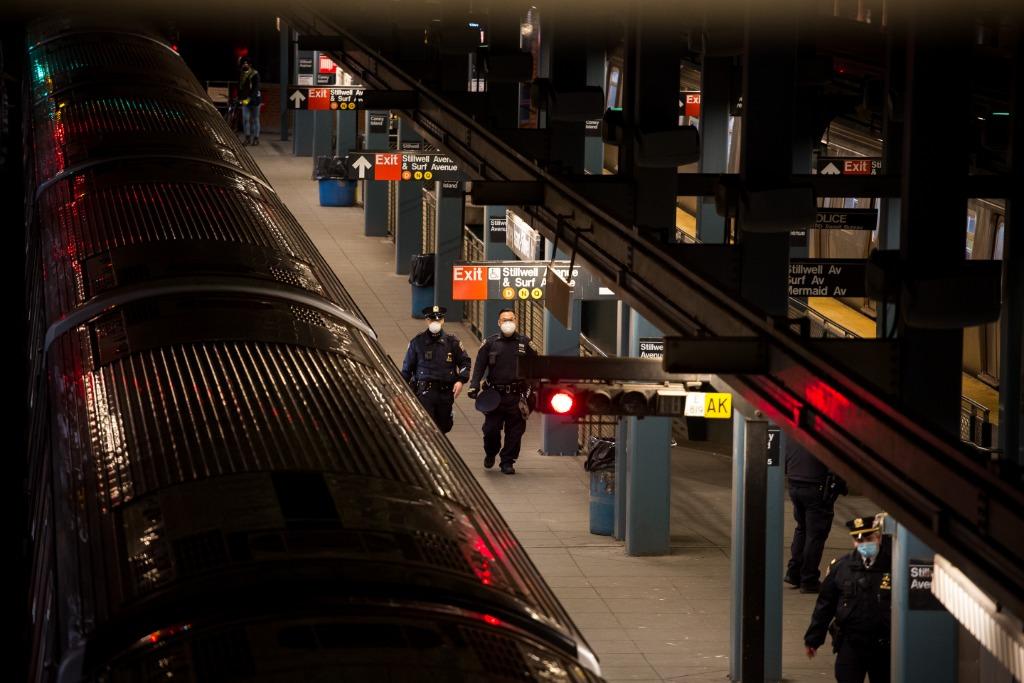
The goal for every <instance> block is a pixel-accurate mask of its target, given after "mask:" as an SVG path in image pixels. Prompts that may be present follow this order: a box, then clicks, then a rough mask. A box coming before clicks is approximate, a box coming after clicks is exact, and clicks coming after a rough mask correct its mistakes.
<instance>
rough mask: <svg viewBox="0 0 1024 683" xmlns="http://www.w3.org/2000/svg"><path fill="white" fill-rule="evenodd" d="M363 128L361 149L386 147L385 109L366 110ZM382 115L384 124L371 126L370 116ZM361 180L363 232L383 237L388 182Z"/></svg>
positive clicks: (376, 150)
mask: <svg viewBox="0 0 1024 683" xmlns="http://www.w3.org/2000/svg"><path fill="white" fill-rule="evenodd" d="M364 116H366V120H365V121H364V122H363V126H364V128H363V130H365V131H366V144H365V145H364V146H363V149H367V150H370V151H374V152H380V151H384V150H387V148H388V124H387V122H388V118H389V116H390V113H389V112H388V111H387V110H386V109H381V110H373V111H367V112H365V113H364ZM381 116H383V117H384V126H383V128H381V127H380V126H371V125H370V117H374V118H375V119H377V120H379V119H380V117H381ZM362 182H363V234H364V235H366V236H367V237H383V236H385V235H387V234H388V182H391V181H387V180H364V181H362Z"/></svg>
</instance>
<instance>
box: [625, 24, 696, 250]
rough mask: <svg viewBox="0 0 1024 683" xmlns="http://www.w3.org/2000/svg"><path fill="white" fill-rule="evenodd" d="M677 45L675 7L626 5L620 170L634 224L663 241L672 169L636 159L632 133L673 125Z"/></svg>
mask: <svg viewBox="0 0 1024 683" xmlns="http://www.w3.org/2000/svg"><path fill="white" fill-rule="evenodd" d="M682 50H683V40H682V33H681V27H680V26H679V24H678V16H677V15H676V14H675V13H673V12H671V11H666V8H665V7H664V6H661V5H655V4H638V5H633V6H630V15H629V17H628V18H627V27H626V47H625V54H624V55H623V76H624V81H623V84H622V87H623V93H622V94H623V97H622V113H623V118H624V120H625V126H626V131H627V134H626V135H627V141H626V144H623V145H622V146H621V147H620V148H619V174H620V175H622V174H626V175H631V176H632V179H633V186H634V191H635V193H636V195H635V196H636V201H635V211H634V215H633V224H634V225H635V226H636V227H637V228H639V229H640V231H641V233H644V234H646V235H649V236H650V237H652V238H653V239H656V240H659V241H662V242H674V241H675V235H676V189H677V185H678V181H677V178H676V176H677V173H676V169H675V168H652V167H649V166H641V165H638V164H637V158H636V153H635V150H634V143H633V136H632V135H631V133H632V131H634V130H637V129H640V130H645V131H659V130H671V129H673V128H676V127H678V125H679V99H678V98H679V63H680V60H681V58H682Z"/></svg>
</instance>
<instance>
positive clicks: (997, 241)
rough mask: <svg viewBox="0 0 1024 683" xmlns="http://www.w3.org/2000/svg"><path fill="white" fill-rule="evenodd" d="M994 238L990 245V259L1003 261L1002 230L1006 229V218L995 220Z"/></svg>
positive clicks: (1000, 217)
mask: <svg viewBox="0 0 1024 683" xmlns="http://www.w3.org/2000/svg"><path fill="white" fill-rule="evenodd" d="M996 221H997V222H998V223H997V227H996V236H995V238H994V240H993V243H992V258H993V259H995V260H996V261H1002V260H1003V228H1005V227H1006V218H1005V217H1004V216H999V217H997V218H996Z"/></svg>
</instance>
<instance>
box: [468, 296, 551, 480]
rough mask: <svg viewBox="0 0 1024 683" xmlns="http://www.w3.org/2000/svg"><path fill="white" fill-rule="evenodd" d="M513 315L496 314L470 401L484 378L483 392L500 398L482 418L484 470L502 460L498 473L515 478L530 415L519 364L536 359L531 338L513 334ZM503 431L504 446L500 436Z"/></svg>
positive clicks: (508, 312)
mask: <svg viewBox="0 0 1024 683" xmlns="http://www.w3.org/2000/svg"><path fill="white" fill-rule="evenodd" d="M516 327H517V320H516V314H515V311H513V310H512V309H511V308H504V309H502V310H501V312H500V313H499V314H498V328H499V329H500V330H501V332H499V333H498V334H494V335H491V336H490V337H488V338H487V340H486V341H485V342H484V344H483V346H481V347H480V350H479V351H478V352H477V355H476V364H475V366H474V367H473V379H472V380H471V381H470V383H469V397H470V398H477V396H478V395H479V393H480V383H481V381H482V380H483V379H484V375H486V385H485V388H486V389H488V390H494V391H497V392H498V393H499V394H501V402H500V403H499V404H498V406H497V407H496V408H494V409H493V410H490V411H488V412H487V413H486V417H485V418H484V426H483V432H484V467H486V468H488V469H489V468H491V467H494V461H495V459H496V458H499V457H500V459H501V471H502V472H503V473H504V474H515V473H516V470H515V467H514V465H515V462H516V459H517V458H518V457H519V448H520V445H521V442H522V439H523V433H524V432H525V431H526V418H527V416H528V415H529V414H530V409H529V407H528V406H527V402H526V398H527V395H528V392H529V387H527V386H526V385H525V384H524V383H523V382H522V381H521V380H520V379H519V376H518V362H519V359H520V358H521V357H523V356H536V355H537V352H536V351H535V350H534V349H533V347H532V346H530V338H529V337H527V336H526V335H525V334H520V333H518V332H517V331H516ZM502 429H504V431H505V444H504V445H502V443H501V432H502Z"/></svg>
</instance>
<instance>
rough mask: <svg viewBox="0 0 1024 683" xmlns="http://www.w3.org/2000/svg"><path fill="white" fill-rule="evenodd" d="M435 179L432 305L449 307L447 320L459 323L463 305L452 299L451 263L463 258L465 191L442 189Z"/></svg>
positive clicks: (439, 182)
mask: <svg viewBox="0 0 1024 683" xmlns="http://www.w3.org/2000/svg"><path fill="white" fill-rule="evenodd" d="M442 185H443V183H442V182H441V181H440V180H438V181H435V183H434V191H435V192H436V193H437V209H436V211H437V231H436V235H437V237H436V241H435V243H434V247H433V249H434V254H435V257H434V305H435V306H444V307H445V308H447V309H448V313H447V317H446V320H447V321H448V322H453V323H457V322H462V304H461V303H459V304H456V303H455V302H454V301H453V300H452V265H453V264H454V263H455V261H457V260H459V259H460V258H462V231H463V229H464V227H465V224H466V220H465V216H464V211H465V207H466V193H465V192H464V191H463V190H462V189H461V188H460V189H447V190H446V189H444V188H443V187H442Z"/></svg>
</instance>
